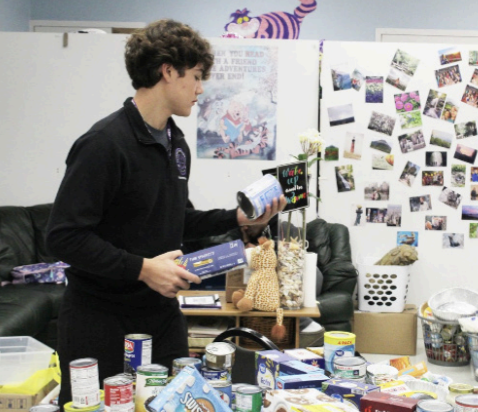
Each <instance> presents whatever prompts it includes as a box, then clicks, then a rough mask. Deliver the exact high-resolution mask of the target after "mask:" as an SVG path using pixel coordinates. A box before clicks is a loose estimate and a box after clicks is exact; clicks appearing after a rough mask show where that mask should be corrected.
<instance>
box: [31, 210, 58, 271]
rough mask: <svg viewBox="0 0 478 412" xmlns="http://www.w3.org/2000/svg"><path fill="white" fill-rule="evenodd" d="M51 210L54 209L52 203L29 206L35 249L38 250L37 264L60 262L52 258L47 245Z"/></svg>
mask: <svg viewBox="0 0 478 412" xmlns="http://www.w3.org/2000/svg"><path fill="white" fill-rule="evenodd" d="M51 208H52V204H51V203H48V204H43V205H35V206H29V207H27V208H26V209H27V210H28V212H29V213H30V216H31V221H32V226H33V233H34V239H35V248H36V254H37V256H36V262H37V263H40V262H47V263H53V262H56V261H57V260H58V259H55V258H54V257H52V256H51V254H50V253H49V252H48V251H47V248H46V245H45V238H46V232H47V225H48V219H49V218H50V212H51Z"/></svg>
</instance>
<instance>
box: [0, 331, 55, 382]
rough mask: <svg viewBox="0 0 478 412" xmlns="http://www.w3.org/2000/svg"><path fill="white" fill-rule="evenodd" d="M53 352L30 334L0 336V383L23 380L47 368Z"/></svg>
mask: <svg viewBox="0 0 478 412" xmlns="http://www.w3.org/2000/svg"><path fill="white" fill-rule="evenodd" d="M53 352H54V351H53V349H52V348H50V347H48V346H46V345H44V344H43V343H41V342H39V341H37V340H36V339H34V338H32V337H31V336H8V337H0V385H6V384H12V383H20V382H23V381H24V380H25V379H27V378H29V377H30V376H31V375H33V374H34V373H35V372H36V371H38V370H40V369H46V368H48V364H49V363H50V358H51V354H52V353H53Z"/></svg>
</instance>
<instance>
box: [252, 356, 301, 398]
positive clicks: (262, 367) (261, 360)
mask: <svg viewBox="0 0 478 412" xmlns="http://www.w3.org/2000/svg"><path fill="white" fill-rule="evenodd" d="M255 357H256V370H255V374H256V383H257V385H259V386H260V387H261V388H266V389H275V388H276V380H277V378H278V377H279V374H280V372H281V364H282V363H283V362H286V361H291V360H295V359H294V358H293V357H292V356H289V355H286V354H285V353H282V352H281V351H278V350H274V349H272V350H263V351H258V352H256V354H255Z"/></svg>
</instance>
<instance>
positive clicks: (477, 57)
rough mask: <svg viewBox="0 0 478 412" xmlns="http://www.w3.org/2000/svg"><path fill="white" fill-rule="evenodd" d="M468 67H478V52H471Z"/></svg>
mask: <svg viewBox="0 0 478 412" xmlns="http://www.w3.org/2000/svg"><path fill="white" fill-rule="evenodd" d="M468 65H469V66H478V51H477V50H470V51H469V52H468Z"/></svg>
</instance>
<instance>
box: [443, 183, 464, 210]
mask: <svg viewBox="0 0 478 412" xmlns="http://www.w3.org/2000/svg"><path fill="white" fill-rule="evenodd" d="M461 198H462V196H461V195H460V194H459V193H458V192H455V191H454V190H452V189H450V188H449V187H446V186H445V187H443V189H442V191H441V193H440V196H438V200H439V201H440V202H442V203H444V204H445V205H447V206H450V207H452V208H453V209H458V206H460V203H461Z"/></svg>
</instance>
